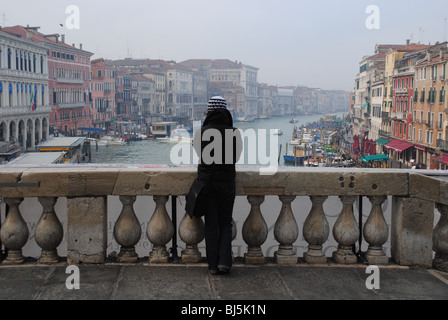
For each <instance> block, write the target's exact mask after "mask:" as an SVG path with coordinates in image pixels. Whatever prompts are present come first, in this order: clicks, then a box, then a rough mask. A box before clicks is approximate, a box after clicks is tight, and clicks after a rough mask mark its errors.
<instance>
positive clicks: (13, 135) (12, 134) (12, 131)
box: [9, 121, 17, 142]
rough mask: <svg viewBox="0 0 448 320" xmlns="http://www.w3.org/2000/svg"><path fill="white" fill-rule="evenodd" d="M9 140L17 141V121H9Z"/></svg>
mask: <svg viewBox="0 0 448 320" xmlns="http://www.w3.org/2000/svg"><path fill="white" fill-rule="evenodd" d="M9 141H11V142H17V123H16V122H15V121H11V122H10V123H9Z"/></svg>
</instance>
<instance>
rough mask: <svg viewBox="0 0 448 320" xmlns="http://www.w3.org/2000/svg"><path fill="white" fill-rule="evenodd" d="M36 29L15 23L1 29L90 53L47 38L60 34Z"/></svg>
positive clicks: (32, 39) (29, 38)
mask: <svg viewBox="0 0 448 320" xmlns="http://www.w3.org/2000/svg"><path fill="white" fill-rule="evenodd" d="M38 29H39V27H23V26H20V25H17V26H13V27H4V28H2V31H4V32H7V33H9V34H13V35H16V36H18V37H20V38H22V39H26V40H31V41H34V42H41V43H48V44H52V45H57V46H59V47H64V48H67V49H71V50H79V51H82V52H84V53H87V54H92V53H91V52H88V51H85V50H81V49H79V48H76V47H74V46H72V45H69V44H67V43H64V42H62V41H58V42H55V41H52V40H51V39H49V38H51V37H57V38H59V37H60V35H59V34H57V33H54V34H49V35H45V34H43V33H40V32H39V31H38Z"/></svg>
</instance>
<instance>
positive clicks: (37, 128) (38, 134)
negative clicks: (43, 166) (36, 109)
mask: <svg viewBox="0 0 448 320" xmlns="http://www.w3.org/2000/svg"><path fill="white" fill-rule="evenodd" d="M34 141H35V145H38V144H39V143H40V142H41V141H42V126H41V122H40V119H39V118H37V119H36V120H35V121H34Z"/></svg>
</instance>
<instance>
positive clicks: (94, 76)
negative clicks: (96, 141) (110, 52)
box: [90, 59, 116, 130]
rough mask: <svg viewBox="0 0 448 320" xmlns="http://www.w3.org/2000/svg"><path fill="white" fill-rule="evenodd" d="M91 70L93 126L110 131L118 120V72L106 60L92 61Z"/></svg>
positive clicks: (91, 115)
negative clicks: (116, 88)
mask: <svg viewBox="0 0 448 320" xmlns="http://www.w3.org/2000/svg"><path fill="white" fill-rule="evenodd" d="M91 70H92V71H91V83H90V92H91V95H92V106H91V108H90V118H91V122H92V126H93V127H94V128H102V129H105V130H109V129H111V125H112V123H113V121H114V120H115V119H116V103H115V93H116V90H115V86H116V70H115V68H114V67H112V66H109V65H107V64H106V62H105V60H104V59H95V60H92V62H91Z"/></svg>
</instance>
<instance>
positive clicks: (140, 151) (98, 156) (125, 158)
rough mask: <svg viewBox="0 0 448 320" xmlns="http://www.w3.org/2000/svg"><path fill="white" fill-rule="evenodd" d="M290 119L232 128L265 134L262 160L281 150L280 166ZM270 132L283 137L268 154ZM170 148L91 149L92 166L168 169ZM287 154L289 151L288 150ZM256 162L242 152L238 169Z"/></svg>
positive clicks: (145, 144) (146, 144)
mask: <svg viewBox="0 0 448 320" xmlns="http://www.w3.org/2000/svg"><path fill="white" fill-rule="evenodd" d="M343 114H344V113H342V112H339V113H333V114H332V115H336V116H338V117H342V116H343ZM322 116H323V115H308V116H296V117H294V119H295V120H298V123H296V124H295V125H296V126H298V127H300V126H301V125H302V124H303V125H306V124H308V123H312V122H314V121H318V120H319V119H321V118H322ZM290 120H291V117H290V116H285V117H273V118H270V119H262V120H256V121H254V122H236V123H235V127H237V128H238V129H241V130H243V132H244V130H248V129H253V130H255V132H257V133H258V132H259V130H260V129H265V130H266V140H267V142H266V146H267V151H265V152H266V156H269V155H270V154H271V152H273V157H276V158H278V154H279V152H280V146H281V159H280V165H283V164H284V163H283V155H284V154H285V151H286V143H289V142H290V141H291V137H292V132H293V129H294V124H290V123H289V121H290ZM271 129H280V130H281V131H282V132H283V135H281V136H278V146H276V150H269V149H270V148H269V146H270V141H269V133H270V130H271ZM173 146H174V144H171V143H163V142H158V141H157V140H153V139H149V140H143V141H134V142H130V143H127V144H126V145H124V146H108V147H106V146H99V147H98V150H96V149H95V148H92V149H93V154H92V163H100V164H130V165H137V164H151V165H152V164H163V165H171V164H173V161H172V158H171V156H170V155H171V150H172V148H173ZM289 151H291V150H289ZM259 160H260V159H259V158H258V157H257V158H256V163H253V161H252V160H251V159H248V151H247V149H246V152H245V159H244V161H243V163H242V165H244V164H247V165H260V162H259Z"/></svg>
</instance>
